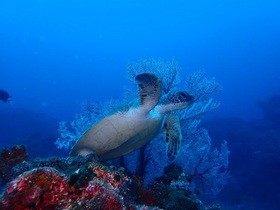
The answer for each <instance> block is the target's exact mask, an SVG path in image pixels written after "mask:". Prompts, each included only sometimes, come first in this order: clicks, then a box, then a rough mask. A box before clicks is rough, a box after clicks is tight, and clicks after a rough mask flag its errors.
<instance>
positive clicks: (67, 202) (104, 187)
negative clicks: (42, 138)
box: [0, 161, 129, 210]
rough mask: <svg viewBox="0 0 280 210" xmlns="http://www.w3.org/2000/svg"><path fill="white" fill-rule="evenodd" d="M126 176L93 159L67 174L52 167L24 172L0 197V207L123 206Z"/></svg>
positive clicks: (127, 179)
mask: <svg viewBox="0 0 280 210" xmlns="http://www.w3.org/2000/svg"><path fill="white" fill-rule="evenodd" d="M128 181H129V178H128V177H127V176H126V175H124V173H123V172H122V171H120V170H115V169H112V168H109V167H107V166H104V165H102V164H99V163H97V162H95V161H93V162H91V163H90V164H88V165H86V166H84V167H83V168H81V169H77V170H76V171H75V172H73V173H72V174H70V175H69V176H68V177H67V176H66V175H65V174H63V173H60V172H58V171H57V170H56V169H54V168H51V167H38V168H35V169H32V170H30V171H27V172H24V173H23V174H21V175H20V176H18V177H17V178H16V179H15V180H14V181H12V182H11V183H10V184H9V185H8V186H7V188H6V191H5V192H4V194H3V195H2V198H1V204H0V208H1V209H3V210H4V209H9V210H10V209H65V208H70V209H71V208H78V207H80V208H82V209H125V204H124V201H123V197H122V194H123V193H125V190H126V188H125V187H124V185H125V183H127V182H128Z"/></svg>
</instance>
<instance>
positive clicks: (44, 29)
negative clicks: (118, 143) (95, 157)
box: [0, 0, 280, 209]
mask: <svg viewBox="0 0 280 210" xmlns="http://www.w3.org/2000/svg"><path fill="white" fill-rule="evenodd" d="M279 37H280V2H279V1H276V0H268V1H265V0H255V1H252V0H248V1H241V0H235V1H231V0H228V1H221V0H220V1H218V0H217V1H205V0H204V1H182V0H174V1H167V0H162V1H158V0H155V1H126V0H120V1H108V0H107V1H102V2H97V1H87V0H85V1H77V0H69V1H63V0H61V1H54V0H49V1H45V0H26V1H20V0H14V1H6V0H2V1H0V89H4V90H6V91H8V92H9V94H10V95H11V96H12V99H13V101H14V102H13V103H12V104H5V103H2V101H0V102H1V103H0V146H1V148H3V147H11V146H13V145H14V144H26V145H27V148H28V151H29V153H30V156H31V157H37V156H40V157H48V156H51V155H61V151H59V150H58V149H57V148H56V147H55V146H54V141H55V139H56V137H57V128H58V123H59V121H62V120H71V119H73V116H74V115H75V114H76V113H78V112H79V109H80V104H81V103H82V102H83V101H85V100H92V101H103V100H107V99H110V98H120V99H121V98H122V97H123V93H124V86H126V85H127V84H128V83H129V81H128V80H127V79H126V77H127V73H126V66H127V64H128V63H131V62H137V61H139V60H141V59H147V58H148V59H149V58H160V59H166V60H170V59H175V60H176V61H177V62H178V63H179V65H180V66H181V67H182V71H181V77H182V79H181V82H182V86H183V85H184V80H185V79H186V78H187V76H188V75H189V74H190V73H191V72H192V71H196V70H204V71H206V72H207V75H209V76H214V77H215V78H216V80H217V81H218V82H219V83H220V84H221V85H222V86H223V90H222V91H220V92H219V93H217V94H216V95H215V96H214V97H215V99H217V100H220V101H221V107H220V108H219V109H218V110H215V111H213V112H211V113H210V114H209V115H208V117H207V119H206V120H205V122H204V127H205V128H206V129H208V130H209V133H210V136H211V137H212V138H213V140H215V139H216V140H217V141H220V140H224V139H227V140H228V142H229V149H230V150H231V159H230V171H231V175H232V179H231V183H230V184H229V185H228V186H227V188H226V189H225V190H224V192H223V193H221V195H220V197H221V198H220V200H222V201H223V202H224V203H227V204H228V206H232V209H238V208H239V209H265V208H270V209H279V208H280V203H279V201H278V200H279V199H280V197H279V196H280V195H279V192H278V189H277V186H279V184H280V183H279V179H278V178H277V177H278V176H279V174H280V169H279V163H280V158H279V155H278V151H279V148H280V131H279V129H280V127H279V117H280V115H279V112H280V111H279V105H280V101H279V95H280V50H279V49H280V38H279ZM65 155H67V154H65ZM248 166H250V167H248ZM228 208H229V207H228Z"/></svg>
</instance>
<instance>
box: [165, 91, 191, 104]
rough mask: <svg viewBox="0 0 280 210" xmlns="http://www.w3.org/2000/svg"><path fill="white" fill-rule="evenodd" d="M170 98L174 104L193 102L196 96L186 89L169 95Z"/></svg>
mask: <svg viewBox="0 0 280 210" xmlns="http://www.w3.org/2000/svg"><path fill="white" fill-rule="evenodd" d="M168 100H169V101H170V103H172V104H186V105H189V104H192V103H193V102H194V97H193V96H192V95H190V94H189V93H187V92H185V91H180V92H176V93H173V94H170V95H169V96H168Z"/></svg>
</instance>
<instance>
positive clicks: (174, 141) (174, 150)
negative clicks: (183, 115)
mask: <svg viewBox="0 0 280 210" xmlns="http://www.w3.org/2000/svg"><path fill="white" fill-rule="evenodd" d="M164 133H165V138H166V154H167V157H168V159H169V160H170V161H171V162H173V161H174V160H175V159H176V157H177V155H178V154H179V152H180V147H181V141H182V133H181V126H180V122H179V119H178V118H177V117H175V116H174V115H169V116H168V118H167V119H166V122H165V124H164Z"/></svg>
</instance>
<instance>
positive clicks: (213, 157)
mask: <svg viewBox="0 0 280 210" xmlns="http://www.w3.org/2000/svg"><path fill="white" fill-rule="evenodd" d="M179 71H180V67H179V65H178V64H177V62H175V61H174V60H172V61H162V60H155V59H151V60H142V61H139V62H136V63H131V64H129V65H128V68H127V72H128V75H129V78H130V79H134V77H135V76H136V75H139V74H141V73H143V72H148V73H152V74H155V75H157V77H158V78H159V79H160V80H161V85H162V100H165V98H166V96H167V95H168V94H171V93H173V92H174V91H175V90H176V89H177V88H178V85H179V78H180V77H179ZM184 89H185V90H186V91H187V92H189V93H190V94H191V95H192V96H193V97H194V103H193V104H192V105H190V106H189V107H188V109H184V110H179V111H174V114H175V115H176V116H177V117H178V119H179V120H180V123H181V131H182V139H183V140H182V143H181V145H179V147H181V153H179V155H178V157H177V159H176V160H175V161H174V163H176V164H178V165H180V166H182V167H183V168H184V170H185V171H186V172H187V173H188V174H189V175H190V176H189V178H190V177H193V178H192V179H191V178H190V179H189V181H191V185H189V186H190V188H192V189H193V190H194V189H195V190H198V189H200V190H201V191H206V192H212V193H213V194H217V193H218V192H219V191H220V190H221V189H222V187H223V186H224V184H225V183H226V180H227V178H228V173H227V166H228V154H229V151H228V148H227V144H226V143H224V144H223V145H222V149H221V150H220V151H219V150H217V149H214V148H212V146H211V138H210V137H209V135H208V132H207V130H205V129H201V128H199V124H200V122H201V120H202V119H203V117H204V116H205V115H206V114H207V113H208V112H209V111H211V110H213V109H216V108H218V107H219V105H220V103H219V102H218V101H215V100H213V99H212V98H211V95H212V94H213V93H214V92H216V91H218V90H220V89H221V86H220V85H219V84H218V83H217V82H216V81H215V79H214V78H207V77H206V74H205V73H204V72H202V71H197V72H193V73H191V74H190V76H189V77H188V79H187V82H186V87H185V88H184ZM136 93H137V91H136V90H134V89H133V88H132V87H130V88H128V91H127V93H126V98H125V100H124V102H129V103H126V104H127V105H126V108H127V107H129V106H131V104H133V103H135V98H137V96H136ZM108 104H109V105H108ZM118 104H120V103H118ZM110 105H112V103H107V104H106V103H104V104H103V103H89V102H88V103H86V104H83V105H82V112H81V113H80V114H78V115H76V116H75V118H74V120H73V121H72V122H71V124H70V125H71V126H70V128H68V127H67V126H66V122H62V123H61V124H60V128H59V135H60V137H59V138H58V139H57V141H56V145H57V147H58V148H66V149H70V148H71V147H72V146H73V145H74V144H75V142H76V141H77V140H78V139H79V138H80V137H81V136H82V135H83V134H84V133H85V131H87V130H88V129H89V128H90V126H91V125H93V124H94V123H96V122H97V120H99V119H101V118H102V117H104V116H106V114H108V113H109V111H108V110H110V109H111V110H112V108H113V106H110ZM115 106H116V103H115ZM88 107H90V108H88ZM117 110H118V109H117ZM164 142H165V140H164V137H163V135H158V136H157V137H156V138H155V139H154V140H152V141H151V142H150V143H149V144H148V145H145V146H143V147H142V148H140V149H139V150H137V151H135V152H133V153H131V154H128V155H126V156H123V157H121V158H120V159H119V160H117V161H113V162H114V163H115V164H119V165H121V166H124V167H125V168H126V169H127V170H128V171H130V172H131V173H133V174H137V175H139V176H141V177H143V183H144V184H145V185H148V184H149V183H151V182H152V181H153V180H154V179H155V178H156V177H159V176H161V175H162V174H163V173H164V168H165V167H166V166H168V165H169V164H170V161H169V160H168V159H167V158H166V146H165V143H164ZM202 151H203V152H202ZM201 154H203V156H201ZM159 157H161V158H159ZM135 163H137V164H135ZM155 168H156V169H157V170H154V169H155ZM210 177H212V179H210ZM213 177H219V179H217V180H215V182H213ZM210 183H211V185H210Z"/></svg>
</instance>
